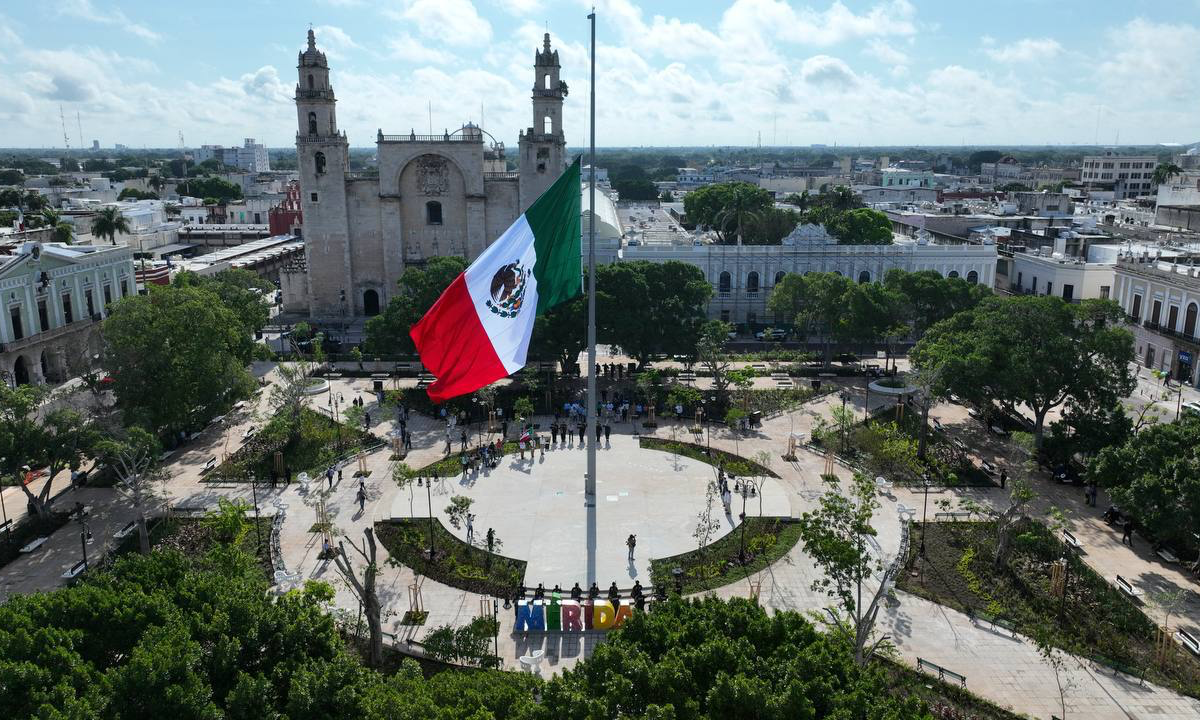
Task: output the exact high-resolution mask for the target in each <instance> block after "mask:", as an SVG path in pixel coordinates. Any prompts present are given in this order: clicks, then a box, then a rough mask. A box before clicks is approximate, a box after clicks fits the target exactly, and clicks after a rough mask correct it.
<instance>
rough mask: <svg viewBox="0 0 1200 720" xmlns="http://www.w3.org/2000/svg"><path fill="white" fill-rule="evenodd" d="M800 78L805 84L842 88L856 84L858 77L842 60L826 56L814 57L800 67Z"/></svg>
mask: <svg viewBox="0 0 1200 720" xmlns="http://www.w3.org/2000/svg"><path fill="white" fill-rule="evenodd" d="M800 77H801V79H803V80H804V82H806V83H811V84H813V85H826V86H829V87H835V88H844V87H849V86H852V85H855V84H857V83H858V77H857V76H856V75H855V74H854V71H853V70H851V69H850V66H849V65H847V64H846V63H845V62H843V61H842V60H840V59H838V58H835V57H830V56H828V55H814V56H813V57H810V58H808V59H807V60H805V61H804V62H803V63H801V65H800Z"/></svg>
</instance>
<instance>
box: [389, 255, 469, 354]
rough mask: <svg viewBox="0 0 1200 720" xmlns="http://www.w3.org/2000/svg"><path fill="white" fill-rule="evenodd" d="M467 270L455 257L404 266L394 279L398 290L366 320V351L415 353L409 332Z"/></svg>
mask: <svg viewBox="0 0 1200 720" xmlns="http://www.w3.org/2000/svg"><path fill="white" fill-rule="evenodd" d="M466 269H467V263H466V262H465V261H464V260H463V259H462V258H460V257H454V256H447V257H436V258H431V259H430V260H429V262H428V263H426V265H425V267H423V268H422V267H409V268H405V270H404V273H403V274H402V275H401V276H400V280H399V281H398V282H397V286H398V291H397V292H396V294H395V295H393V296H392V298H391V300H389V301H388V304H387V307H386V308H384V311H383V313H381V314H379V315H377V316H375V317H373V318H371V319H370V320H368V321H367V325H366V335H367V339H366V349H367V351H368V352H371V353H375V354H379V355H384V354H392V353H411V352H414V351H415V350H416V347H415V346H414V345H413V341H412V338H411V337H409V334H408V331H409V330H410V329H411V328H412V326H413V325H416V324H417V322H418V321H419V320H420V319H421V318H422V317H423V316H424V315H425V313H426V312H428V311H429V308H431V307H433V304H434V303H435V302H437V299H438V298H439V297H441V294H442V293H443V292H444V291H445V290H446V288H448V287H450V283H452V282H454V280H455V278H457V277H458V276H459V275H461V274H462V271H463V270H466Z"/></svg>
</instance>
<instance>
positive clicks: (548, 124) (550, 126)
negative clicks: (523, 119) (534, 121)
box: [542, 115, 554, 135]
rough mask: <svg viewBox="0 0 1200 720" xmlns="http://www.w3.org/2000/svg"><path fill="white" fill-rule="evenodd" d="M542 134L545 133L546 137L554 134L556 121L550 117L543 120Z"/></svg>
mask: <svg viewBox="0 0 1200 720" xmlns="http://www.w3.org/2000/svg"><path fill="white" fill-rule="evenodd" d="M542 132H543V133H545V134H546V135H550V134H551V133H553V132H554V121H553V120H552V119H551V118H550V116H549V115H547V116H546V117H544V118H542Z"/></svg>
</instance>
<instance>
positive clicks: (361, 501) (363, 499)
mask: <svg viewBox="0 0 1200 720" xmlns="http://www.w3.org/2000/svg"><path fill="white" fill-rule="evenodd" d="M366 507H367V491H366V490H365V489H364V488H363V486H362V485H359V486H358V512H359V513H362V512H363V511H364V510H366Z"/></svg>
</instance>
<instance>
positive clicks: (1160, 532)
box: [1087, 414, 1200, 547]
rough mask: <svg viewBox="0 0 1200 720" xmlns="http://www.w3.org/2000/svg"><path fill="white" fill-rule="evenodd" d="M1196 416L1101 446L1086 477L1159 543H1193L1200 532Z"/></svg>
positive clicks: (1199, 440) (1199, 441)
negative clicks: (1104, 490) (1194, 534)
mask: <svg viewBox="0 0 1200 720" xmlns="http://www.w3.org/2000/svg"><path fill="white" fill-rule="evenodd" d="M1197 448H1200V418H1197V417H1195V416H1193V415H1191V414H1187V415H1184V416H1183V417H1181V418H1180V419H1179V421H1178V422H1173V423H1158V424H1155V425H1151V426H1149V427H1147V428H1145V429H1144V430H1142V431H1141V432H1139V433H1137V434H1136V435H1133V436H1131V437H1129V438H1128V439H1127V440H1125V441H1124V442H1123V443H1120V444H1117V445H1113V446H1111V447H1108V448H1105V449H1103V450H1101V451H1100V452H1099V454H1098V455H1096V457H1094V458H1093V459H1092V461H1091V462H1090V463H1089V465H1088V470H1087V476H1088V478H1089V479H1091V480H1094V481H1096V482H1097V483H1099V484H1100V485H1101V486H1102V487H1104V488H1107V489H1108V492H1109V496H1110V497H1111V498H1112V500H1113V502H1114V503H1116V504H1117V505H1118V506H1120V508H1121V509H1122V510H1123V511H1126V512H1129V513H1130V514H1132V515H1133V516H1134V517H1136V518H1137V519H1138V522H1139V523H1140V524H1141V525H1142V527H1144V528H1145V529H1146V530H1147V531H1148V532H1149V533H1151V534H1152V535H1153V536H1154V537H1156V538H1157V539H1158V540H1159V541H1160V542H1162V543H1164V544H1170V545H1172V546H1175V547H1178V546H1179V545H1180V544H1182V543H1191V542H1194V539H1193V535H1192V534H1193V533H1197V532H1200V452H1198V450H1197Z"/></svg>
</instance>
